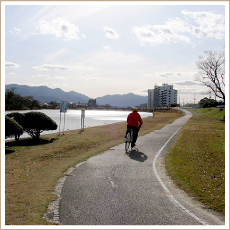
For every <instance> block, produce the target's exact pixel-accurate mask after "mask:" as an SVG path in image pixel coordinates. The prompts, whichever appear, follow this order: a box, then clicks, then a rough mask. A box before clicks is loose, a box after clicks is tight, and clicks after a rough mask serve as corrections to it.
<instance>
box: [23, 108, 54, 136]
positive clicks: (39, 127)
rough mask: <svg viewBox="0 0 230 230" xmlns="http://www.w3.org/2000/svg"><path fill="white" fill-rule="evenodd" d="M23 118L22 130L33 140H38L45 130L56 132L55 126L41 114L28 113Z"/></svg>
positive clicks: (47, 117)
mask: <svg viewBox="0 0 230 230" xmlns="http://www.w3.org/2000/svg"><path fill="white" fill-rule="evenodd" d="M24 115H25V116H24V117H23V121H22V124H23V128H24V130H25V131H26V132H27V133H28V134H29V135H30V136H31V137H33V138H35V139H38V138H39V137H40V134H41V133H42V132H43V131H45V130H56V129H57V124H56V122H55V121H53V120H52V119H51V118H50V117H49V116H47V115H46V114H44V113H41V112H28V113H25V114H24Z"/></svg>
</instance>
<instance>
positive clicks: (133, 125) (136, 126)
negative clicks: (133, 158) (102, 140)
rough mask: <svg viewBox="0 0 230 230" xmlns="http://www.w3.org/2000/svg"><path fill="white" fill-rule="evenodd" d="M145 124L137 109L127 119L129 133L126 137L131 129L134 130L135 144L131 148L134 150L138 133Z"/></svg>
mask: <svg viewBox="0 0 230 230" xmlns="http://www.w3.org/2000/svg"><path fill="white" fill-rule="evenodd" d="M142 124H143V121H142V119H141V116H140V114H139V113H138V109H137V108H133V112H132V113H130V114H129V115H128V117H127V131H126V135H127V133H128V132H129V129H133V142H132V143H131V147H132V148H133V147H134V146H135V144H136V140H137V136H138V132H139V130H140V128H141V126H142Z"/></svg>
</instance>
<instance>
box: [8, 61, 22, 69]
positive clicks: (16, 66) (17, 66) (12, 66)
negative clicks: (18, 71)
mask: <svg viewBox="0 0 230 230" xmlns="http://www.w3.org/2000/svg"><path fill="white" fill-rule="evenodd" d="M5 67H6V68H19V67H20V65H18V64H15V63H13V62H7V61H6V62H5Z"/></svg>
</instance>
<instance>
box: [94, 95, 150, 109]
mask: <svg viewBox="0 0 230 230" xmlns="http://www.w3.org/2000/svg"><path fill="white" fill-rule="evenodd" d="M147 102H148V96H139V95H136V94H133V93H128V94H123V95H120V94H115V95H105V96H103V97H98V98H97V104H98V105H106V104H110V105H111V106H118V107H128V106H130V107H135V106H136V105H140V104H143V103H147Z"/></svg>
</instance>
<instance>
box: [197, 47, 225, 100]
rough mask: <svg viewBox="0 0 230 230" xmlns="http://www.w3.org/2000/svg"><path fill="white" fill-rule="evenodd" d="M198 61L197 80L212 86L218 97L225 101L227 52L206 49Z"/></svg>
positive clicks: (209, 86)
mask: <svg viewBox="0 0 230 230" xmlns="http://www.w3.org/2000/svg"><path fill="white" fill-rule="evenodd" d="M204 53H205V54H206V56H204V57H203V56H200V57H199V59H200V60H199V61H198V62H197V63H196V64H197V67H198V69H199V72H198V74H197V76H196V80H197V81H200V82H202V83H203V84H204V85H206V86H207V87H208V88H210V89H211V90H212V91H213V92H214V94H215V95H216V97H218V98H221V99H223V100H224V102H225V53H224V52H222V53H216V52H212V51H205V52H204Z"/></svg>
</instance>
